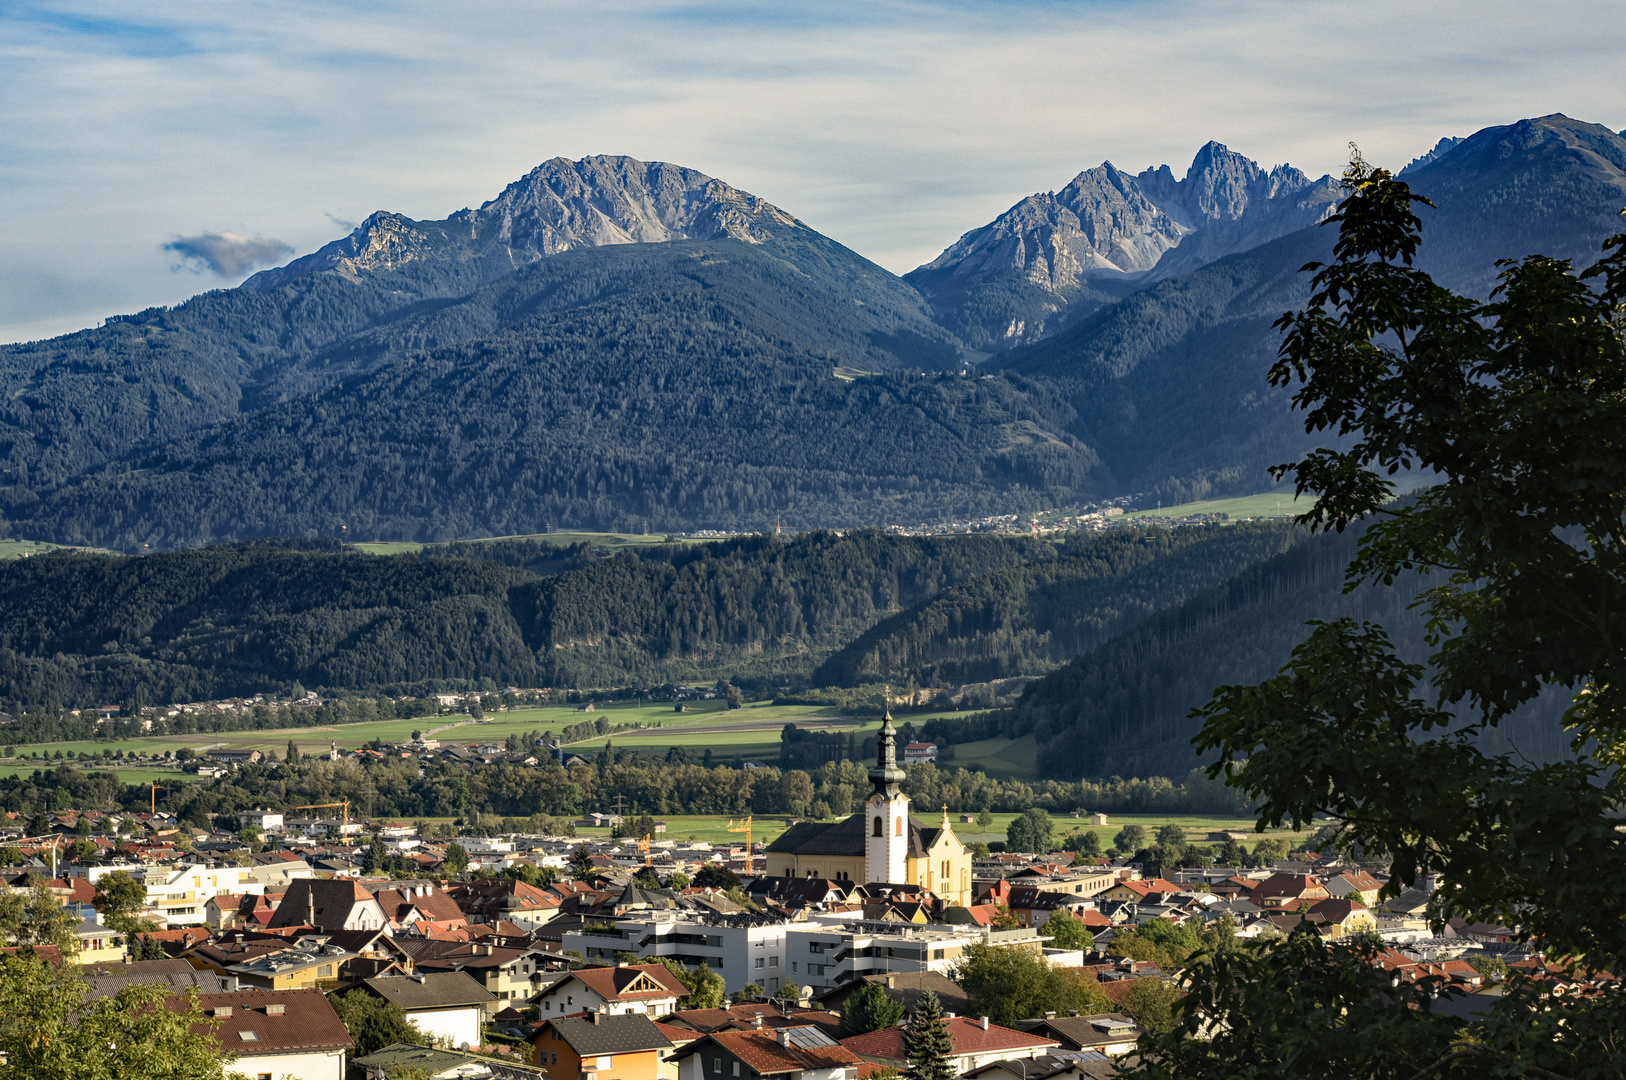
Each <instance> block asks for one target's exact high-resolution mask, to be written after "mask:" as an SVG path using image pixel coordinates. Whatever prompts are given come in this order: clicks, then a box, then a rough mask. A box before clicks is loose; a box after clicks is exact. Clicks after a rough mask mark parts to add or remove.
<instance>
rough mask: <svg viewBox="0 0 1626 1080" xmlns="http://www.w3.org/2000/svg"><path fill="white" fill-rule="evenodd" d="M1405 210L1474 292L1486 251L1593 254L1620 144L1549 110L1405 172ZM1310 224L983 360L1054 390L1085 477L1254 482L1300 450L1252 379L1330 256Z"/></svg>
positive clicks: (1451, 282) (1169, 484)
mask: <svg viewBox="0 0 1626 1080" xmlns="http://www.w3.org/2000/svg"><path fill="white" fill-rule="evenodd" d="M1407 180H1408V182H1410V183H1411V185H1412V189H1413V190H1414V191H1416V192H1417V193H1419V194H1422V195H1425V196H1427V197H1429V198H1430V199H1432V200H1433V201H1434V202H1435V204H1436V206H1435V207H1434V208H1429V207H1421V208H1420V209H1419V211H1418V213H1419V216H1420V217H1421V218H1422V220H1423V243H1422V248H1421V252H1420V256H1419V265H1420V266H1421V267H1422V268H1423V269H1426V270H1429V271H1430V272H1431V273H1434V274H1435V275H1436V276H1437V279H1438V280H1439V281H1440V283H1441V284H1444V285H1446V286H1448V287H1450V288H1453V289H1456V290H1458V291H1463V292H1467V293H1468V294H1470V295H1474V296H1478V297H1481V298H1485V297H1488V295H1489V290H1490V287H1491V285H1492V283H1493V280H1494V275H1495V274H1496V273H1497V272H1498V271H1497V268H1496V266H1495V263H1496V260H1498V259H1502V258H1517V257H1522V256H1524V255H1529V254H1533V253H1537V252H1542V253H1548V254H1553V255H1556V256H1559V257H1564V258H1573V259H1575V260H1576V265H1577V266H1582V265H1589V264H1590V263H1591V262H1593V261H1594V260H1596V259H1597V257H1598V255H1599V253H1600V245H1601V243H1602V241H1603V240H1604V239H1605V238H1606V237H1608V236H1609V235H1611V234H1612V233H1614V232H1616V231H1619V230H1620V229H1621V220H1620V218H1619V211H1620V210H1621V208H1622V207H1623V206H1626V139H1623V138H1622V137H1621V136H1620V135H1618V134H1616V133H1614V132H1611V131H1609V130H1608V129H1606V128H1603V127H1600V126H1598V125H1595V124H1583V123H1580V122H1578V121H1575V120H1571V119H1569V118H1568V117H1565V116H1557V115H1555V116H1548V117H1542V118H1540V119H1537V120H1524V121H1520V122H1519V123H1517V124H1512V125H1508V126H1505V127H1497V128H1487V129H1485V130H1484V131H1481V132H1479V133H1478V134H1476V135H1474V136H1472V137H1471V138H1468V139H1466V140H1463V141H1461V142H1459V143H1456V144H1455V145H1451V146H1448V147H1447V148H1445V149H1444V150H1443V151H1442V152H1441V153H1439V155H1438V156H1437V157H1435V158H1433V159H1432V160H1429V161H1427V162H1426V163H1424V164H1422V165H1420V166H1418V167H1417V168H1416V169H1414V170H1413V171H1411V172H1409V173H1408V174H1407ZM1332 233H1333V230H1332V229H1327V228H1319V227H1317V228H1311V229H1307V230H1302V231H1300V232H1296V233H1291V234H1289V235H1287V236H1284V237H1282V238H1280V239H1278V240H1274V241H1272V242H1270V243H1267V244H1264V245H1262V246H1260V247H1256V248H1253V249H1252V250H1249V251H1246V252H1243V253H1241V254H1237V255H1232V256H1229V257H1227V258H1224V259H1221V260H1219V261H1218V262H1215V263H1214V264H1212V265H1210V266H1206V267H1204V268H1203V269H1201V270H1198V271H1196V272H1195V273H1193V274H1189V275H1187V276H1185V277H1180V278H1173V279H1170V280H1167V281H1163V282H1160V283H1158V284H1157V285H1154V286H1152V287H1151V288H1149V289H1147V290H1145V291H1143V292H1140V293H1137V294H1135V295H1134V296H1132V297H1130V298H1128V299H1126V300H1124V301H1122V302H1121V303H1118V304H1116V305H1113V306H1111V307H1108V308H1105V309H1103V310H1100V311H1098V312H1096V313H1095V314H1093V315H1091V316H1089V317H1088V318H1086V319H1084V320H1083V321H1082V322H1080V323H1079V324H1078V325H1077V326H1076V327H1073V328H1072V329H1069V330H1067V331H1064V332H1063V333H1061V334H1058V335H1057V336H1055V337H1053V338H1051V339H1049V340H1046V341H1043V342H1040V343H1038V344H1037V345H1033V346H1031V347H1027V348H1022V349H1015V350H1012V351H1011V352H1009V353H1007V354H1004V355H1003V356H1002V357H1000V358H999V360H998V361H997V362H998V364H999V365H1000V367H1001V368H1002V369H1003V370H1004V371H1007V372H1009V373H1012V374H1021V375H1024V376H1027V377H1029V378H1032V379H1036V380H1042V381H1044V382H1047V383H1050V384H1053V385H1055V386H1056V387H1057V388H1058V390H1059V391H1060V392H1061V393H1062V394H1063V395H1064V396H1065V397H1066V399H1067V401H1068V402H1069V403H1070V404H1071V405H1072V406H1073V408H1074V409H1075V410H1076V413H1077V420H1076V421H1075V422H1074V423H1073V424H1072V426H1071V427H1070V428H1069V431H1070V432H1071V433H1072V434H1073V435H1075V436H1076V437H1077V438H1078V439H1079V440H1080V441H1081V442H1083V443H1084V444H1085V445H1088V446H1089V447H1090V448H1091V449H1092V450H1094V451H1095V452H1096V453H1097V454H1098V455H1099V457H1100V459H1101V463H1102V466H1103V471H1102V472H1101V473H1100V474H1099V475H1098V477H1097V482H1098V483H1100V484H1101V485H1102V486H1103V487H1104V488H1106V489H1109V490H1114V491H1140V492H1146V493H1148V494H1149V495H1151V496H1154V497H1161V498H1162V499H1163V501H1164V502H1165V503H1167V502H1180V501H1185V500H1187V499H1191V498H1200V497H1203V496H1205V495H1208V494H1213V493H1233V492H1236V491H1251V490H1258V489H1259V488H1262V487H1264V486H1266V484H1267V483H1268V481H1267V479H1266V476H1265V473H1264V469H1265V468H1266V467H1267V466H1269V465H1271V464H1275V463H1277V462H1281V461H1286V460H1289V459H1291V458H1294V457H1296V456H1298V455H1299V454H1301V453H1302V452H1303V451H1304V450H1305V449H1307V448H1308V447H1309V446H1310V445H1312V444H1311V441H1310V440H1309V439H1308V438H1307V437H1306V436H1305V434H1304V432H1303V420H1302V417H1299V416H1296V415H1294V414H1292V413H1290V412H1289V411H1288V409H1287V395H1286V394H1285V393H1282V392H1279V391H1272V390H1271V389H1270V388H1269V387H1268V386H1266V384H1265V372H1266V371H1267V370H1268V368H1269V366H1270V364H1271V362H1272V361H1273V360H1274V358H1275V355H1276V349H1277V346H1278V344H1279V340H1280V335H1279V334H1278V332H1277V331H1276V330H1275V329H1273V327H1272V323H1273V322H1274V320H1275V319H1276V317H1277V316H1279V315H1280V314H1281V313H1282V312H1284V311H1287V310H1289V309H1293V308H1297V307H1300V306H1302V305H1303V304H1304V302H1305V301H1306V299H1307V298H1308V295H1309V277H1310V275H1308V274H1305V273H1301V272H1300V267H1302V266H1303V265H1304V264H1305V263H1306V262H1310V261H1313V260H1323V259H1325V258H1326V257H1327V256H1328V254H1329V253H1330V252H1331V249H1332V243H1333V240H1334V239H1335V238H1334V236H1333V235H1332Z"/></svg>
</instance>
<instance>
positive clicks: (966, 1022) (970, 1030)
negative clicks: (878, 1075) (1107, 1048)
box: [841, 1016, 1061, 1061]
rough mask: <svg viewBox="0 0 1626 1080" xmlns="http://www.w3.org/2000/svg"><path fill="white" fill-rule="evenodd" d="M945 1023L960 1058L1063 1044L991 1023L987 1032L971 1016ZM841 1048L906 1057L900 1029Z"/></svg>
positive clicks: (844, 1041)
mask: <svg viewBox="0 0 1626 1080" xmlns="http://www.w3.org/2000/svg"><path fill="white" fill-rule="evenodd" d="M943 1024H944V1025H945V1026H946V1027H947V1028H948V1033H949V1040H950V1041H951V1042H952V1043H953V1044H954V1053H955V1056H957V1057H963V1056H965V1055H968V1054H991V1053H997V1052H999V1051H1005V1050H1029V1049H1034V1048H1036V1047H1045V1046H1060V1045H1061V1044H1060V1043H1059V1042H1057V1041H1056V1040H1055V1039H1041V1038H1039V1037H1038V1036H1037V1035H1029V1034H1027V1033H1026V1032H1022V1031H1015V1030H1013V1029H1011V1028H1006V1027H1000V1026H999V1025H998V1024H989V1025H988V1030H986V1031H984V1030H983V1027H982V1024H981V1022H980V1021H977V1020H973V1019H971V1018H970V1017H969V1016H956V1017H954V1018H953V1019H951V1020H947V1019H946V1020H944V1021H943ZM841 1045H842V1046H845V1047H846V1048H847V1049H849V1050H851V1051H852V1052H853V1053H855V1054H862V1055H863V1056H864V1057H867V1058H885V1059H886V1060H888V1061H903V1060H905V1059H906V1057H907V1055H906V1054H905V1053H904V1049H903V1028H902V1027H901V1026H899V1027H889V1028H882V1029H881V1030H880V1031H871V1032H869V1033H868V1034H865V1035H853V1036H851V1037H849V1038H846V1039H842V1040H841Z"/></svg>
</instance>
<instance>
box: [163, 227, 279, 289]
mask: <svg viewBox="0 0 1626 1080" xmlns="http://www.w3.org/2000/svg"><path fill="white" fill-rule="evenodd" d="M164 250H165V251H172V252H174V253H175V254H177V255H179V256H180V257H181V261H180V262H179V263H178V264H176V266H175V269H177V270H180V269H182V268H186V269H190V270H192V271H193V272H194V273H200V274H201V273H202V272H203V271H204V270H208V271H209V272H210V273H212V274H214V275H215V276H216V277H223V278H240V277H242V276H243V275H244V274H246V273H248V272H249V271H250V270H254V269H257V268H258V267H261V266H275V265H276V264H277V263H279V262H281V261H282V260H283V259H286V258H287V257H288V256H290V255H292V254H293V253H294V249H293V248H291V247H289V246H288V245H287V244H284V243H283V242H282V241H281V240H266V239H264V238H263V237H259V236H238V235H237V234H236V233H230V232H228V233H212V232H209V233H199V234H198V235H196V236H177V237H176V238H175V239H173V240H171V241H170V242H169V243H167V244H165V245H164Z"/></svg>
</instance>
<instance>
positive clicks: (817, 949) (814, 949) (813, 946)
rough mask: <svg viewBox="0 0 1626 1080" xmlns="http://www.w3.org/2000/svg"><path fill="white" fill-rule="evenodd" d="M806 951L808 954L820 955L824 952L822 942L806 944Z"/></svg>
mask: <svg viewBox="0 0 1626 1080" xmlns="http://www.w3.org/2000/svg"><path fill="white" fill-rule="evenodd" d="M807 951H808V952H810V953H822V952H823V951H824V942H822V941H810V942H808V943H807Z"/></svg>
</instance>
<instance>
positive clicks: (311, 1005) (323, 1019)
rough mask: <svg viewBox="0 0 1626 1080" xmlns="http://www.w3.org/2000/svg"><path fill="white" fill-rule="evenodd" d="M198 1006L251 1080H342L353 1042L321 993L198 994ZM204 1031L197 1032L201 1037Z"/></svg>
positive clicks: (174, 1003)
mask: <svg viewBox="0 0 1626 1080" xmlns="http://www.w3.org/2000/svg"><path fill="white" fill-rule="evenodd" d="M198 1004H199V1005H201V1006H202V1008H203V1013H204V1015H205V1016H208V1017H210V1018H211V1019H213V1020H215V1021H216V1022H218V1024H219V1027H218V1029H217V1030H216V1031H215V1032H214V1037H215V1038H216V1039H218V1040H219V1041H220V1046H221V1049H223V1050H227V1051H230V1052H231V1053H234V1054H236V1055H237V1060H236V1061H234V1062H232V1064H231V1066H230V1068H231V1071H232V1072H236V1073H242V1074H243V1075H245V1076H248V1077H251V1078H252V1080H281V1078H282V1077H286V1076H296V1077H299V1080H344V1061H345V1055H346V1054H348V1053H349V1052H350V1051H351V1050H353V1049H354V1048H355V1043H354V1042H352V1041H351V1039H350V1033H349V1032H348V1031H346V1030H345V1028H344V1024H343V1023H341V1022H340V1020H339V1014H338V1013H336V1012H334V1010H333V1006H332V1005H330V1004H329V1003H328V1000H327V998H326V997H324V996H323V995H322V993H321V991H319V990H285V991H281V992H277V993H266V992H264V991H260V990H246V991H238V992H235V993H229V994H202V995H200V996H199V998H198ZM166 1005H168V1007H169V1008H171V1009H174V1010H176V1011H177V1012H179V1011H181V1010H183V1009H185V1008H186V1007H187V998H185V997H184V996H177V997H172V998H169V999H168V1001H167V1002H166ZM207 1030H208V1029H207V1027H205V1026H203V1025H200V1026H199V1027H198V1028H197V1031H198V1032H199V1033H200V1034H202V1033H204V1032H206V1031H207Z"/></svg>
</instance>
